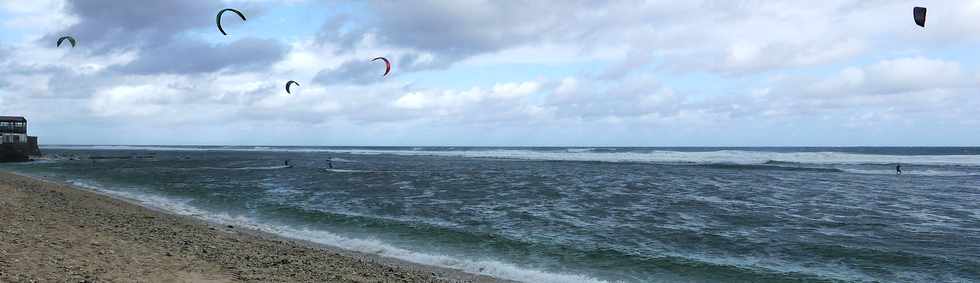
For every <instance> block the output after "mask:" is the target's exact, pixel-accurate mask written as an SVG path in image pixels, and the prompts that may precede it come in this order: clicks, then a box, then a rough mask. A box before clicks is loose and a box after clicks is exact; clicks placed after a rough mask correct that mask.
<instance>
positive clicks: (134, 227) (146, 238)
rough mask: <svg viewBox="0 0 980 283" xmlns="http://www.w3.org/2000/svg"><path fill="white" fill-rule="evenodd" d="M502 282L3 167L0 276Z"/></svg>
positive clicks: (30, 279) (28, 279) (63, 279)
mask: <svg viewBox="0 0 980 283" xmlns="http://www.w3.org/2000/svg"><path fill="white" fill-rule="evenodd" d="M37 281H41V282H106V281H111V282H134V281H139V282H236V281H249V282H496V281H498V280H496V279H494V278H490V277H486V276H477V275H471V274H466V273H462V272H457V271H454V270H448V269H442V268H437V267H430V266H423V265H418V264H411V263H407V262H403V261H398V260H393V259H388V258H380V257H377V256H372V255H368V254H359V253H354V252H350V251H345V250H340V249H336V248H331V247H324V246H318V245H313V244H311V243H306V242H301V241H294V240H288V239H283V238H279V237H275V236H272V235H266V234H262V233H259V232H256V231H250V230H244V229H241V228H238V227H233V226H219V225H215V224H210V223H206V222H203V221H199V220H196V219H191V218H189V217H185V216H177V215H171V214H167V213H163V212H159V211H155V210H151V209H148V208H144V207H141V206H138V205H135V204H132V203H129V202H126V201H123V200H119V199H115V198H111V197H108V196H104V195H101V194H97V193H94V192H90V191H86V190H83V189H80V188H75V187H70V186H68V185H63V184H57V183H53V182H49V181H43V180H38V179H34V178H30V177H25V176H20V175H15V174H11V173H5V172H0V282H37Z"/></svg>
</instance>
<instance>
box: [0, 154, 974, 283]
mask: <svg viewBox="0 0 980 283" xmlns="http://www.w3.org/2000/svg"><path fill="white" fill-rule="evenodd" d="M42 150H43V151H44V152H45V153H46V154H48V156H49V157H51V158H49V159H50V160H45V161H40V162H35V163H30V164H3V165H0V168H2V169H8V170H14V171H18V172H22V173H26V174H31V175H35V176H42V177H45V178H49V179H54V180H60V181H66V182H70V183H73V184H76V185H79V186H83V187H87V188H89V189H93V190H99V191H102V192H105V193H108V194H113V195H117V196H121V197H127V198H131V199H134V200H136V201H138V202H141V203H143V204H145V205H149V206H155V207H158V208H162V209H166V210H169V211H171V212H174V213H179V214H187V215H193V216H195V217H199V218H202V219H206V220H210V221H215V222H221V223H229V224H236V225H240V226H246V227H251V228H254V229H259V230H264V231H267V232H272V233H278V234H281V235H284V236H287V237H294V238H301V239H306V240H311V241H315V242H320V243H323V244H328V245H334V246H340V247H343V248H348V249H353V250H358V251H362V252H367V253H375V254H380V255H383V256H390V257H396V258H401V259H405V260H409V261H414V262H419V263H423V264H432V265H439V266H445V267H451V268H458V269H463V270H465V271H468V272H472V273H482V274H487V275H491V276H497V277H501V278H508V279H515V280H522V281H532V282H590V281H591V282H601V281H610V282H615V281H625V282H660V281H670V282H684V281H692V282H703V281H725V282H731V281H746V282H767V281H768V282H784V281H786V282H788V281H901V282H936V281H980V149H978V148H446V147H431V148H425V147H421V148H356V147H343V148H341V147H312V148H311V147H305V148H303V147H118V146H116V147H93V146H85V147H47V148H43V149H42ZM91 157H97V158H98V159H95V160H93V159H91ZM328 158H331V159H332V160H333V165H334V167H335V170H325V168H326V167H327V162H326V160H327V159H328ZM72 159H77V160H72ZM287 159H288V160H289V161H290V164H291V165H293V167H292V168H286V167H285V166H282V164H283V160H287ZM895 164H901V165H902V170H903V174H902V175H896V174H895Z"/></svg>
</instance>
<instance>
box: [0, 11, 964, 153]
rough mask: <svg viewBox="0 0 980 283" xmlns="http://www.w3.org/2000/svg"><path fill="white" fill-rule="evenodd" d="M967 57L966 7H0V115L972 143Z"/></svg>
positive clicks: (489, 133) (747, 140) (369, 142)
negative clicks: (923, 19)
mask: <svg viewBox="0 0 980 283" xmlns="http://www.w3.org/2000/svg"><path fill="white" fill-rule="evenodd" d="M914 6H925V7H927V8H928V9H929V10H928V20H927V23H926V27H925V28H922V27H919V26H917V25H915V24H914V22H913V20H912V8H913V7H914ZM224 8H235V9H238V10H240V11H242V12H243V13H244V14H245V16H246V17H247V21H244V22H243V21H241V20H240V19H239V18H237V16H235V15H234V14H232V13H226V14H225V15H224V17H223V18H222V23H223V27H224V29H225V31H226V32H228V35H227V36H225V35H222V34H221V33H220V32H219V31H218V29H217V27H216V25H215V16H216V15H217V13H218V11H220V10H221V9H224ZM64 35H70V36H72V37H74V38H76V39H77V41H78V45H77V46H76V47H74V48H71V47H70V46H66V45H62V46H61V47H60V48H59V47H56V46H55V42H56V41H57V39H58V38H60V37H61V36H64ZM978 50H980V1H971V0H952V1H928V2H927V1H894V0H828V1H776V0H769V1H738V0H718V1H707V0H706V1H697V0H692V1H632V0H624V1H585V0H582V1H579V0H564V1H542V0H512V1H496V0H445V1H429V0H417V1H415V0H413V1H313V0H308V1H304V0H288V1H271V0H269V1H265V0H238V1H230V0H226V1H220V0H141V1H115V0H85V1H64V0H0V115H18V116H26V117H27V119H28V121H29V132H30V134H31V135H37V136H39V139H40V143H41V144H140V145H172V144H186V145H322V146H414V145H419V146H894V145H899V146H977V145H980V53H978ZM378 56H384V57H386V58H388V59H390V60H391V62H392V71H391V74H389V75H388V76H386V77H384V76H382V74H383V73H384V64H383V63H381V62H380V61H371V59H372V58H375V57H378ZM290 80H295V81H297V82H298V83H299V86H294V87H292V94H287V93H286V92H285V89H284V86H285V83H286V82H287V81H290Z"/></svg>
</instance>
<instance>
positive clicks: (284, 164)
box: [283, 159, 289, 167]
mask: <svg viewBox="0 0 980 283" xmlns="http://www.w3.org/2000/svg"><path fill="white" fill-rule="evenodd" d="M283 166H286V167H289V159H286V160H285V161H284V163H283Z"/></svg>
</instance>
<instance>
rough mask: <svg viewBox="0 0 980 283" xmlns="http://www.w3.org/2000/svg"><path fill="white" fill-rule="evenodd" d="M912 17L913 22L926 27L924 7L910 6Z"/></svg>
mask: <svg viewBox="0 0 980 283" xmlns="http://www.w3.org/2000/svg"><path fill="white" fill-rule="evenodd" d="M912 18H913V19H915V24H917V25H919V26H920V27H926V8H923V7H915V8H912Z"/></svg>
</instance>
